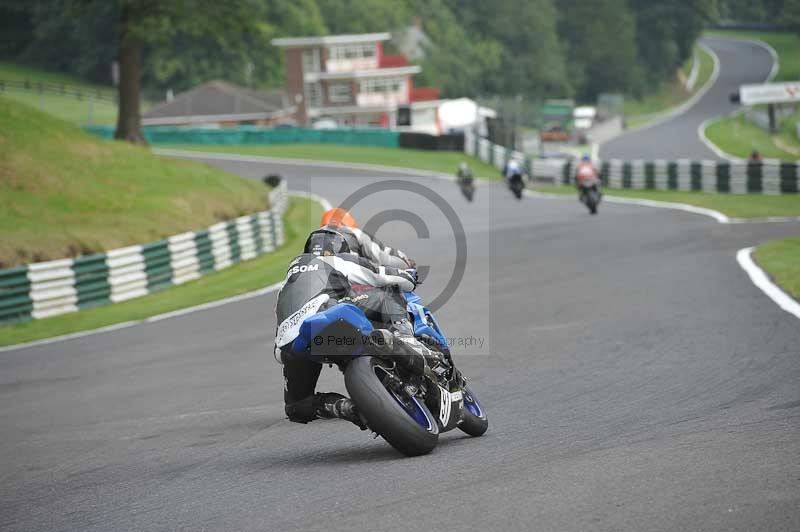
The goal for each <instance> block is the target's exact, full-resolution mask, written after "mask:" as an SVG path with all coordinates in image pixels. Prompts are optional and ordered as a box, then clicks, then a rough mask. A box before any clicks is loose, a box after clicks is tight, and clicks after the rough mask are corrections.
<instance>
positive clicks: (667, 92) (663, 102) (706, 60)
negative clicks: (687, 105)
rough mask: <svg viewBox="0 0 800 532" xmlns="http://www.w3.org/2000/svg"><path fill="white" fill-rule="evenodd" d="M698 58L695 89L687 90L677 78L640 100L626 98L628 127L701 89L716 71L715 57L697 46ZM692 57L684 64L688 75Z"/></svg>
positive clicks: (625, 108) (666, 108)
mask: <svg viewBox="0 0 800 532" xmlns="http://www.w3.org/2000/svg"><path fill="white" fill-rule="evenodd" d="M695 51H696V53H697V58H698V60H699V61H700V65H699V67H698V68H699V69H700V70H699V71H698V73H697V81H696V82H695V85H694V90H693V91H691V92H690V91H687V90H686V88H685V87H684V86H683V84H682V83H681V82H680V81H679V80H678V79H677V77H676V78H675V79H673V80H672V81H669V82H667V83H663V84H662V85H661V86H660V87H659V88H658V90H656V91H655V92H652V93H649V94H647V95H645V96H644V97H643V98H642V99H640V100H634V99H626V100H625V104H624V113H625V124H626V126H627V127H629V128H630V127H637V126H640V125H643V124H645V123H647V122H649V121H650V120H652V119H653V118H655V115H658V114H659V113H662V112H665V111H668V110H670V109H672V108H673V107H676V106H678V105H680V104H682V103H683V102H685V101H686V100H688V99H689V98H691V97H692V95H693V94H694V93H696V92H697V91H699V90H700V89H701V88H702V87H703V86H704V85H705V84H706V83H707V82H708V80H709V79H710V78H711V73H712V72H713V71H714V59H713V58H712V57H711V54H709V53H708V52H706V51H705V50H704V49H703V48H701V47H699V46H698V47H696V49H695ZM691 62H692V59H691V58H690V59H689V60H688V61H687V64H686V65H684V67H685V68H684V69H683V70H684V72H685V74H686V75H688V73H689V71H690V70H691Z"/></svg>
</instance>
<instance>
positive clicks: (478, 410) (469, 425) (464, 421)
mask: <svg viewBox="0 0 800 532" xmlns="http://www.w3.org/2000/svg"><path fill="white" fill-rule="evenodd" d="M458 428H459V429H461V430H463V431H464V432H466V433H467V434H469V435H470V436H482V435H483V433H484V432H486V430H487V429H488V428H489V419H488V418H487V417H486V411H485V410H484V409H483V407H482V406H481V404H480V403H479V402H478V398H477V397H475V394H473V393H472V390H470V389H469V387H468V386H465V387H464V411H463V413H462V415H461V424H460V425H458Z"/></svg>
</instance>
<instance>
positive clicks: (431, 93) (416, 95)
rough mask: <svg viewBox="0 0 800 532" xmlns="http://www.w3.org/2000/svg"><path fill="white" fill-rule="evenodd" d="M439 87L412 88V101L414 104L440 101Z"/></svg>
mask: <svg viewBox="0 0 800 532" xmlns="http://www.w3.org/2000/svg"><path fill="white" fill-rule="evenodd" d="M438 99H439V87H412V88H411V95H410V100H411V101H412V102H423V101H426V100H438Z"/></svg>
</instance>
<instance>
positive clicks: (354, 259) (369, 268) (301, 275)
mask: <svg viewBox="0 0 800 532" xmlns="http://www.w3.org/2000/svg"><path fill="white" fill-rule="evenodd" d="M414 287H415V281H414V279H413V278H412V277H411V275H409V274H408V273H406V272H405V271H403V270H402V269H399V268H392V267H389V266H376V265H375V264H373V263H372V262H371V261H369V260H366V259H364V258H362V257H358V256H356V255H353V254H341V255H334V256H318V255H313V254H311V253H304V254H303V255H299V256H297V257H295V258H294V259H293V260H292V261H291V262H290V263H289V268H288V271H287V277H286V282H285V284H284V286H283V288H281V291H280V292H279V293H278V302H277V305H276V308H275V314H276V317H277V323H278V327H277V330H276V343H275V347H276V356H279V357H280V362H282V363H283V376H284V382H285V387H284V403H285V405H286V415H287V416H288V417H289V420H291V421H295V422H298V423H307V422H309V421H312V420H314V419H317V414H316V404H315V400H317V399H318V398H317V399H315V394H314V389H315V388H316V385H317V380H318V379H319V374H320V371H321V370H322V365H321V364H319V363H316V362H313V361H310V360H307V359H305V358H303V357H301V356H296V354H295V353H292V351H291V342H292V341H293V340H294V337H292V335H291V334H286V331H287V330H288V329H289V327H288V326H289V325H290V324H291V323H293V322H294V321H295V320H293V319H292V318H293V316H292V315H293V314H295V313H296V312H298V310H299V309H301V308H302V307H303V306H304V305H306V303H308V302H310V301H311V300H312V299H314V298H317V297H318V296H320V295H322V294H325V295H327V296H328V299H327V301H325V302H324V303H323V304H322V306H321V307H320V308H319V309H318V310H324V309H325V308H328V307H330V306H333V305H335V304H337V303H339V302H347V303H352V304H354V305H356V306H357V307H359V308H360V309H362V310H363V311H364V313H365V314H366V316H367V318H368V319H370V320H371V321H373V322H376V323H377V324H379V326H380V327H382V328H391V327H393V326H394V327H396V328H400V329H402V328H409V325H408V320H407V312H406V302H405V298H404V296H403V293H402V292H403V291H410V290H413V289H414ZM322 299H325V298H324V297H323V298H322ZM318 310H317V311H318ZM317 395H321V394H317Z"/></svg>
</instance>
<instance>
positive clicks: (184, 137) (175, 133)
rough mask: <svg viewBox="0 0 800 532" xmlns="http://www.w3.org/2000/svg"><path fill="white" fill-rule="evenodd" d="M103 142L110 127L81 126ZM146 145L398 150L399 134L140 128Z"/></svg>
mask: <svg viewBox="0 0 800 532" xmlns="http://www.w3.org/2000/svg"><path fill="white" fill-rule="evenodd" d="M84 129H85V130H86V131H88V132H89V133H92V134H94V135H97V136H98V137H102V138H105V139H111V138H113V137H114V128H113V127H112V126H84ZM142 134H143V135H144V137H145V139H147V142H149V143H150V144H295V143H297V144H344V145H354V146H356V145H357V146H380V147H387V148H396V147H398V146H399V142H400V141H399V133H397V132H396V131H389V130H386V129H304V128H294V127H290V128H265V127H258V126H239V127H229V128H228V127H226V128H219V129H205V128H183V127H155V126H153V127H143V128H142Z"/></svg>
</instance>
